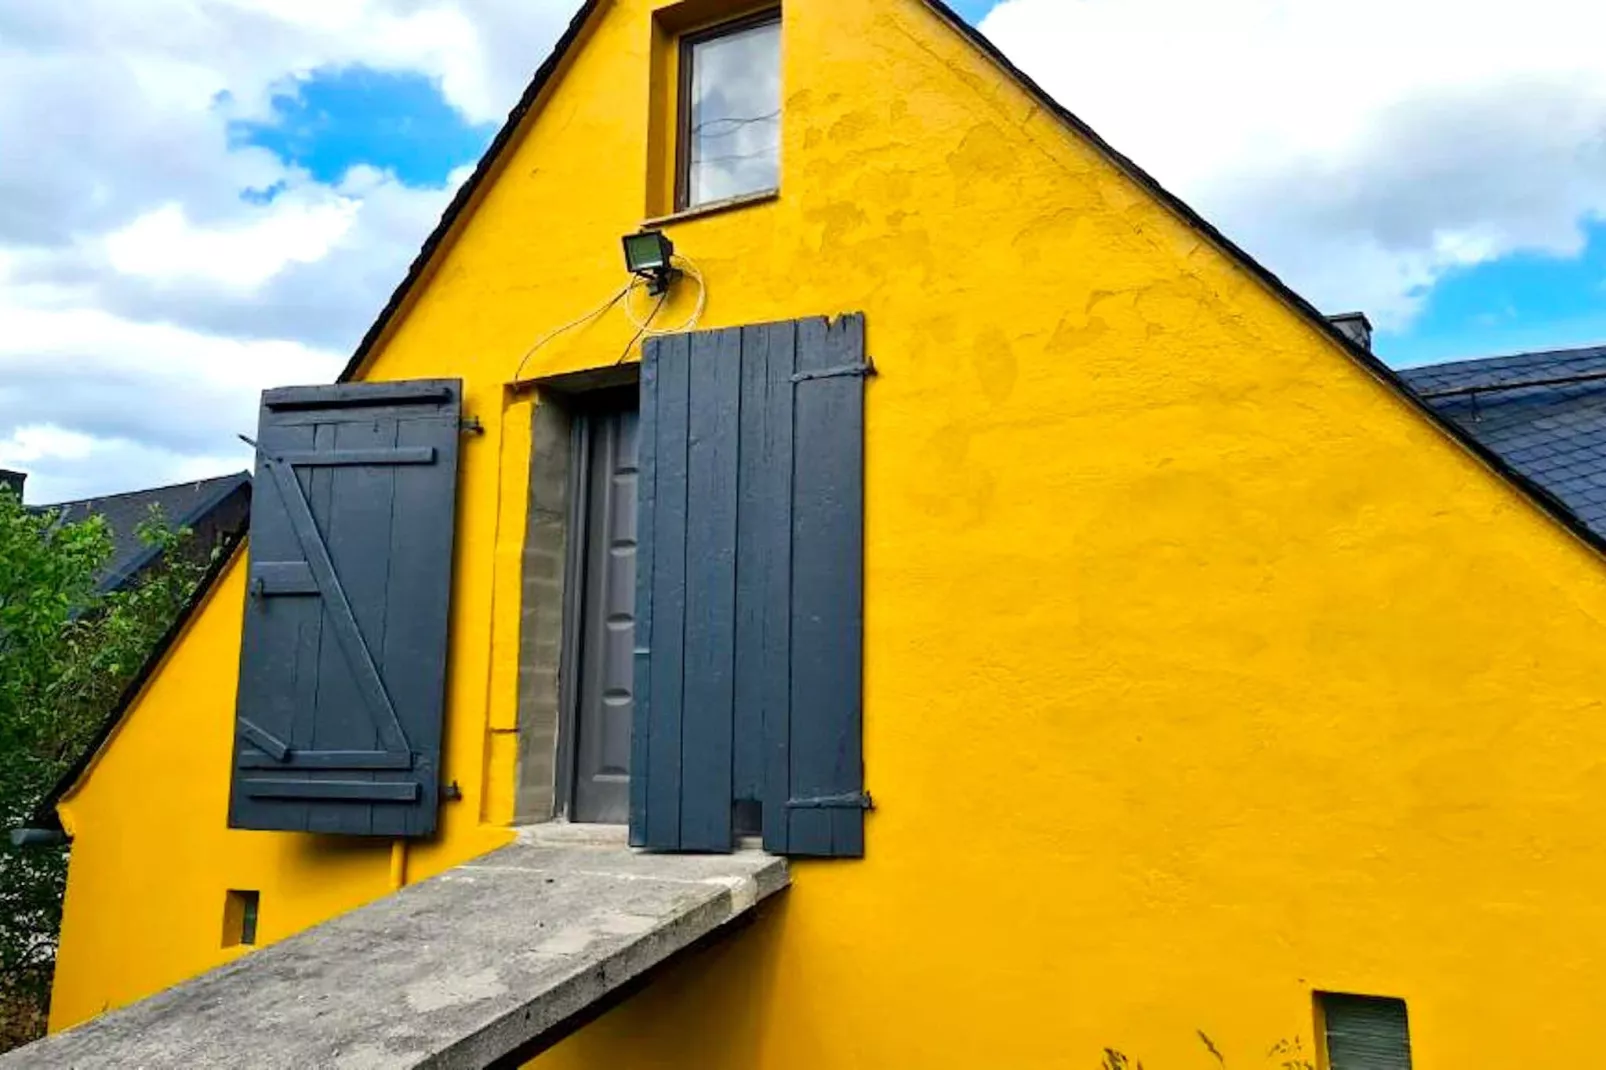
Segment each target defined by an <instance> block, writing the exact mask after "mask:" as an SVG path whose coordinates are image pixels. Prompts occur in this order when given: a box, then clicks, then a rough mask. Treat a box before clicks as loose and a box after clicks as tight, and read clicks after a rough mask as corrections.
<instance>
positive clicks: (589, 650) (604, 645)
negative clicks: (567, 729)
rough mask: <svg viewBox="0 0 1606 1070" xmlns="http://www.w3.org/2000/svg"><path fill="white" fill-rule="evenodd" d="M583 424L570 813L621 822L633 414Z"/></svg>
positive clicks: (626, 755) (630, 623)
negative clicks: (584, 456) (580, 571)
mask: <svg viewBox="0 0 1606 1070" xmlns="http://www.w3.org/2000/svg"><path fill="white" fill-rule="evenodd" d="M588 422H589V425H590V427H589V433H588V436H587V437H588V439H589V441H588V443H587V450H588V457H587V464H586V466H585V495H586V496H585V506H584V514H583V517H584V527H585V531H584V534H583V535H582V538H583V539H584V543H583V549H582V555H583V556H582V563H583V579H582V582H581V599H580V622H579V623H580V657H579V681H578V682H579V687H578V689H577V691H578V695H579V711H578V716H577V718H576V726H575V730H576V739H575V750H574V754H575V778H574V807H573V809H572V811H571V818H572V819H573V820H575V821H587V822H601V823H606V824H624V823H625V822H626V821H627V820H629V817H630V723H631V718H632V716H633V712H634V711H633V703H632V683H633V680H632V675H633V673H634V671H635V669H634V664H633V660H634V655H635V640H636V616H635V614H636V483H637V475H636V428H637V424H638V418H637V413H636V412H635V410H630V411H627V412H608V413H599V414H596V415H594V416H592V417H591V418H590V419H589V421H588Z"/></svg>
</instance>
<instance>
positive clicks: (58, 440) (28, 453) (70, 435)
mask: <svg viewBox="0 0 1606 1070" xmlns="http://www.w3.org/2000/svg"><path fill="white" fill-rule="evenodd" d="M94 451H95V440H94V439H93V438H90V437H89V436H88V435H81V434H79V433H78V432H77V431H63V430H62V429H61V428H59V427H57V426H56V425H55V424H28V425H26V426H24V427H19V428H17V429H16V430H15V431H13V432H12V433H11V437H10V438H8V439H5V440H4V441H0V465H10V466H11V467H13V468H15V467H17V466H19V465H24V464H29V463H32V462H34V461H41V460H47V459H56V458H60V459H63V460H68V461H81V460H83V459H84V458H85V457H88V456H89V455H90V454H91V453H93V452H94Z"/></svg>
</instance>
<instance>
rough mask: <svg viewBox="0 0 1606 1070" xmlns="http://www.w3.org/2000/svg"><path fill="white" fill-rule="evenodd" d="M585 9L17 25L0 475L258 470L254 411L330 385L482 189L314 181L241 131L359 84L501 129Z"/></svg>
mask: <svg viewBox="0 0 1606 1070" xmlns="http://www.w3.org/2000/svg"><path fill="white" fill-rule="evenodd" d="M574 2H575V0H140V2H139V3H129V2H128V0H73V2H72V3H61V4H55V3H37V4H34V3H23V4H7V3H4V2H0V323H3V324H4V325H5V329H4V330H3V331H0V464H5V463H8V462H9V463H11V464H14V465H17V466H20V467H23V468H25V469H27V470H29V471H30V473H31V476H30V480H29V485H28V490H29V499H30V500H31V501H36V502H38V501H49V500H60V499H63V498H69V497H80V496H85V495H90V494H98V493H105V492H110V491H118V490H128V489H132V488H136V487H142V486H154V485H158V484H161V483H167V482H172V481H174V480H181V479H187V478H192V477H195V476H199V475H206V474H213V473H216V472H221V471H229V470H234V469H238V468H241V467H244V466H245V465H246V464H247V463H248V461H249V455H248V451H247V450H246V449H245V448H244V447H243V446H241V445H240V444H239V443H238V441H237V439H236V437H235V436H236V435H237V434H238V433H240V432H246V433H249V432H250V431H251V430H252V429H253V426H254V424H255V419H256V405H257V394H258V393H259V392H260V391H261V390H262V389H263V388H264V387H268V386H274V385H283V384H286V383H305V382H324V381H328V380H330V379H332V378H333V377H334V376H335V375H336V374H337V372H338V371H339V369H340V367H341V366H342V365H343V363H344V361H345V359H346V357H347V356H348V355H349V354H350V352H351V349H352V348H353V347H354V346H355V344H356V341H357V339H358V338H359V337H360V336H361V334H362V332H363V330H364V329H365V328H366V327H367V325H368V324H369V323H370V322H372V320H373V318H374V316H375V315H377V313H378V310H379V309H380V307H381V306H382V305H383V303H384V301H385V298H386V297H387V296H388V295H389V293H390V291H391V290H392V288H394V287H395V285H396V284H397V283H398V282H399V281H400V280H401V278H402V275H403V273H404V272H405V270H406V267H407V264H408V263H409V262H410V261H411V259H412V257H413V256H414V254H415V253H416V252H417V250H418V246H419V244H420V243H421V242H422V241H423V239H424V237H425V235H426V234H427V233H428V232H429V229H430V228H431V227H432V226H433V224H434V222H435V220H436V219H438V218H439V215H440V212H441V210H442V209H443V208H444V207H445V205H446V202H447V200H448V199H449V197H450V195H451V192H452V191H453V190H454V189H455V188H456V186H457V184H458V183H460V182H461V181H462V180H463V178H464V177H466V175H467V168H462V169H459V170H458V171H456V172H454V173H453V175H452V176H451V178H450V179H449V180H448V182H447V183H446V185H445V186H444V187H442V188H434V189H420V188H413V187H409V186H406V185H403V184H402V183H401V182H399V181H398V180H397V179H396V178H395V176H393V175H391V174H388V173H384V172H381V171H378V170H375V169H374V168H372V167H365V166H357V167H354V168H353V169H351V170H350V171H348V173H347V174H346V175H344V176H343V177H342V178H340V179H339V180H338V181H336V182H334V183H321V182H318V181H315V180H314V179H313V177H312V176H311V175H309V174H307V173H306V172H304V171H301V170H299V169H297V168H295V167H292V166H289V165H287V164H286V163H285V162H284V161H283V160H281V159H279V158H278V157H276V156H275V155H274V154H273V153H271V152H268V151H266V150H263V149H260V148H251V147H247V146H242V145H240V144H239V143H237V142H236V141H234V140H231V138H230V129H229V124H230V122H231V120H235V119H241V118H255V119H266V120H269V121H271V119H272V116H273V113H272V109H271V101H272V98H273V95H274V94H275V93H277V92H285V91H287V90H288V91H293V90H294V88H295V87H296V85H297V84H298V81H299V80H303V79H305V78H306V76H308V75H309V74H311V73H313V72H316V71H320V70H330V69H338V68H342V67H345V66H349V65H353V64H363V65H366V66H369V67H372V68H376V69H380V70H386V71H395V72H407V73H415V74H420V75H423V76H425V77H427V78H431V79H433V80H435V81H436V82H437V84H439V86H440V87H441V91H442V93H443V95H444V96H445V98H446V99H447V101H448V103H450V104H451V105H452V106H453V107H455V108H456V109H457V110H458V111H459V112H461V113H462V114H463V116H464V117H465V119H466V120H467V121H469V122H473V123H480V122H485V121H488V120H495V119H499V118H500V117H501V116H502V115H503V114H505V113H506V111H507V109H508V108H509V107H510V106H511V105H512V103H513V101H514V99H515V98H516V96H517V94H518V92H519V90H520V89H522V87H523V85H524V83H525V81H526V80H527V79H528V77H529V74H530V72H531V71H533V70H534V69H535V67H536V66H537V65H538V64H539V63H540V62H541V60H542V59H544V58H545V56H546V54H547V52H548V50H549V49H550V47H551V42H552V41H553V39H554V38H555V37H556V35H557V31H558V29H559V28H560V27H561V25H562V24H563V23H564V22H565V21H566V20H567V18H568V16H569V15H570V14H571V10H570V9H571V7H572V5H573V3H574ZM268 189H272V190H274V191H275V195H274V197H273V198H272V200H271V201H268V202H266V203H263V198H261V197H244V196H242V194H243V193H246V192H247V191H262V190H268Z"/></svg>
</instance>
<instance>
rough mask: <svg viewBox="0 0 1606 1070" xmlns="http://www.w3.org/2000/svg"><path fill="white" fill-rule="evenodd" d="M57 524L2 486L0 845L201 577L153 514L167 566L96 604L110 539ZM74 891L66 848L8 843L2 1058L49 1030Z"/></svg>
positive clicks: (1, 932) (3, 882)
mask: <svg viewBox="0 0 1606 1070" xmlns="http://www.w3.org/2000/svg"><path fill="white" fill-rule="evenodd" d="M58 519H59V518H58V517H57V516H55V515H54V514H51V513H48V512H44V513H41V512H34V511H30V510H27V509H24V508H23V506H22V503H21V501H20V500H19V499H18V498H17V496H16V495H15V494H13V493H12V492H11V491H10V490H8V489H4V488H0V837H3V834H4V831H5V830H9V829H14V828H17V827H19V826H21V825H24V824H26V823H27V822H28V819H29V818H30V817H31V816H32V815H33V813H34V810H35V808H36V807H37V806H38V805H39V803H40V801H41V800H42V799H43V798H44V796H45V795H46V793H47V792H49V790H50V788H51V786H52V785H54V784H55V783H56V781H57V780H58V779H59V778H60V777H61V776H62V774H63V773H65V772H66V771H67V769H68V768H69V767H70V766H71V765H72V763H73V762H74V761H75V760H76V759H77V758H78V757H79V755H80V754H82V753H83V751H84V748H86V747H87V746H88V745H89V743H90V741H91V740H92V738H93V737H94V734H95V732H96V730H97V729H98V728H99V727H100V725H101V724H102V722H103V721H104V720H105V718H106V716H107V715H108V713H109V712H110V711H111V709H112V706H113V704H114V703H115V702H116V701H117V698H118V696H119V695H120V694H121V693H122V691H123V689H124V688H125V687H126V686H127V685H128V683H129V682H130V680H131V678H132V677H133V675H134V674H135V673H136V672H138V670H139V668H140V666H141V665H142V664H143V663H144V661H145V658H146V657H147V655H148V654H149V653H150V651H151V649H152V648H153V647H154V645H155V644H156V642H157V640H158V639H160V637H161V636H162V634H163V633H164V632H166V631H167V629H168V628H169V627H171V625H172V623H173V621H174V619H175V618H176V617H177V615H178V613H179V611H180V609H181V608H182V606H183V605H184V603H185V601H186V600H187V599H188V598H189V596H190V594H191V592H192V591H193V590H194V589H195V585H196V583H197V582H198V581H199V579H200V577H201V575H202V574H203V573H204V572H205V568H206V562H205V559H204V556H205V555H204V554H197V553H195V552H194V551H193V549H192V548H191V547H189V546H188V545H187V541H188V540H189V538H190V534H189V532H188V531H186V530H183V529H174V528H172V527H170V526H169V525H168V524H167V523H166V522H165V521H164V520H163V518H162V517H161V516H160V514H158V513H154V512H153V514H152V515H151V517H150V518H149V519H148V520H147V521H146V522H145V523H143V524H142V525H141V526H140V528H139V530H138V536H139V538H140V539H141V540H142V541H143V542H145V543H146V544H147V545H152V546H157V547H160V548H161V549H162V550H163V551H164V553H163V555H162V557H161V558H160V563H159V564H157V565H156V566H155V567H153V568H150V569H147V570H146V571H145V572H144V573H143V574H142V575H141V576H140V577H139V578H138V579H137V580H136V581H135V582H134V583H133V584H131V585H128V586H125V587H124V589H122V590H120V591H117V592H114V593H111V594H106V595H98V594H97V593H96V590H95V585H96V579H97V577H98V576H99V574H100V572H101V570H102V569H103V568H104V566H105V564H106V562H107V560H108V558H109V556H110V554H111V551H112V542H111V533H110V532H109V531H108V530H107V528H106V525H105V523H104V522H103V521H102V520H101V519H100V518H98V517H96V518H92V519H90V520H86V521H83V522H81V523H76V524H63V523H59V522H58ZM66 879H67V849H66V848H63V847H38V846H31V847H21V848H19V847H14V846H12V845H11V843H10V840H9V838H0V1051H4V1050H6V1048H8V1047H10V1046H13V1045H14V1044H17V1043H21V1042H23V1041H25V1040H28V1039H31V1037H32V1036H34V1035H37V1033H38V1032H39V1031H40V1030H41V1029H42V1027H43V1023H44V1012H45V1008H46V1007H47V1006H48V1000H49V992H50V977H51V969H52V966H53V964H54V961H55V950H56V934H57V932H58V931H59V928H60V925H61V900H62V892H63V890H64V888H65V886H66Z"/></svg>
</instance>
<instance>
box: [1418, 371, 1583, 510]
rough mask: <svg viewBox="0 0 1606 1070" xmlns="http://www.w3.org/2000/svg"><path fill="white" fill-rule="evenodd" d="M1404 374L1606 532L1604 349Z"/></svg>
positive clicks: (1435, 405) (1430, 400)
mask: <svg viewBox="0 0 1606 1070" xmlns="http://www.w3.org/2000/svg"><path fill="white" fill-rule="evenodd" d="M1400 376H1401V378H1403V379H1404V380H1405V381H1406V383H1407V384H1409V385H1410V387H1411V388H1412V389H1413V390H1415V391H1417V393H1418V394H1420V395H1421V397H1422V399H1423V400H1424V401H1426V402H1427V403H1428V404H1429V405H1432V406H1433V408H1434V409H1435V410H1437V411H1438V412H1439V413H1441V414H1443V415H1444V416H1447V417H1449V418H1450V419H1451V420H1454V421H1455V422H1456V424H1458V425H1459V426H1460V427H1462V428H1464V429H1465V430H1466V431H1468V432H1469V433H1471V434H1472V435H1473V436H1475V437H1476V438H1477V439H1478V441H1479V442H1482V443H1483V444H1484V445H1485V446H1487V447H1489V449H1491V450H1493V451H1494V452H1495V453H1497V454H1499V455H1500V457H1501V458H1502V459H1503V460H1504V461H1505V462H1506V463H1507V464H1508V465H1510V466H1511V467H1512V468H1514V469H1515V470H1516V471H1518V472H1520V473H1521V474H1522V475H1525V476H1527V477H1528V478H1529V479H1531V480H1533V481H1534V482H1535V483H1537V484H1539V486H1541V487H1543V488H1544V489H1545V490H1546V491H1548V492H1549V493H1550V494H1551V495H1553V496H1554V497H1555V498H1557V499H1558V500H1559V501H1560V502H1561V504H1562V505H1564V506H1565V507H1566V508H1567V509H1568V510H1569V511H1570V512H1572V513H1573V514H1574V515H1575V516H1577V518H1578V519H1579V520H1581V521H1582V522H1583V523H1585V524H1587V525H1588V526H1589V528H1590V529H1591V530H1592V531H1594V532H1595V533H1596V534H1597V535H1600V536H1602V537H1606V346H1594V347H1591V348H1588V349H1562V350H1553V351H1550V352H1544V353H1519V354H1516V355H1514V356H1507V357H1487V358H1484V359H1481V360H1462V361H1456V362H1454V363H1451V364H1432V365H1428V366H1427V367H1422V368H1408V369H1405V370H1403V371H1401V372H1400Z"/></svg>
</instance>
